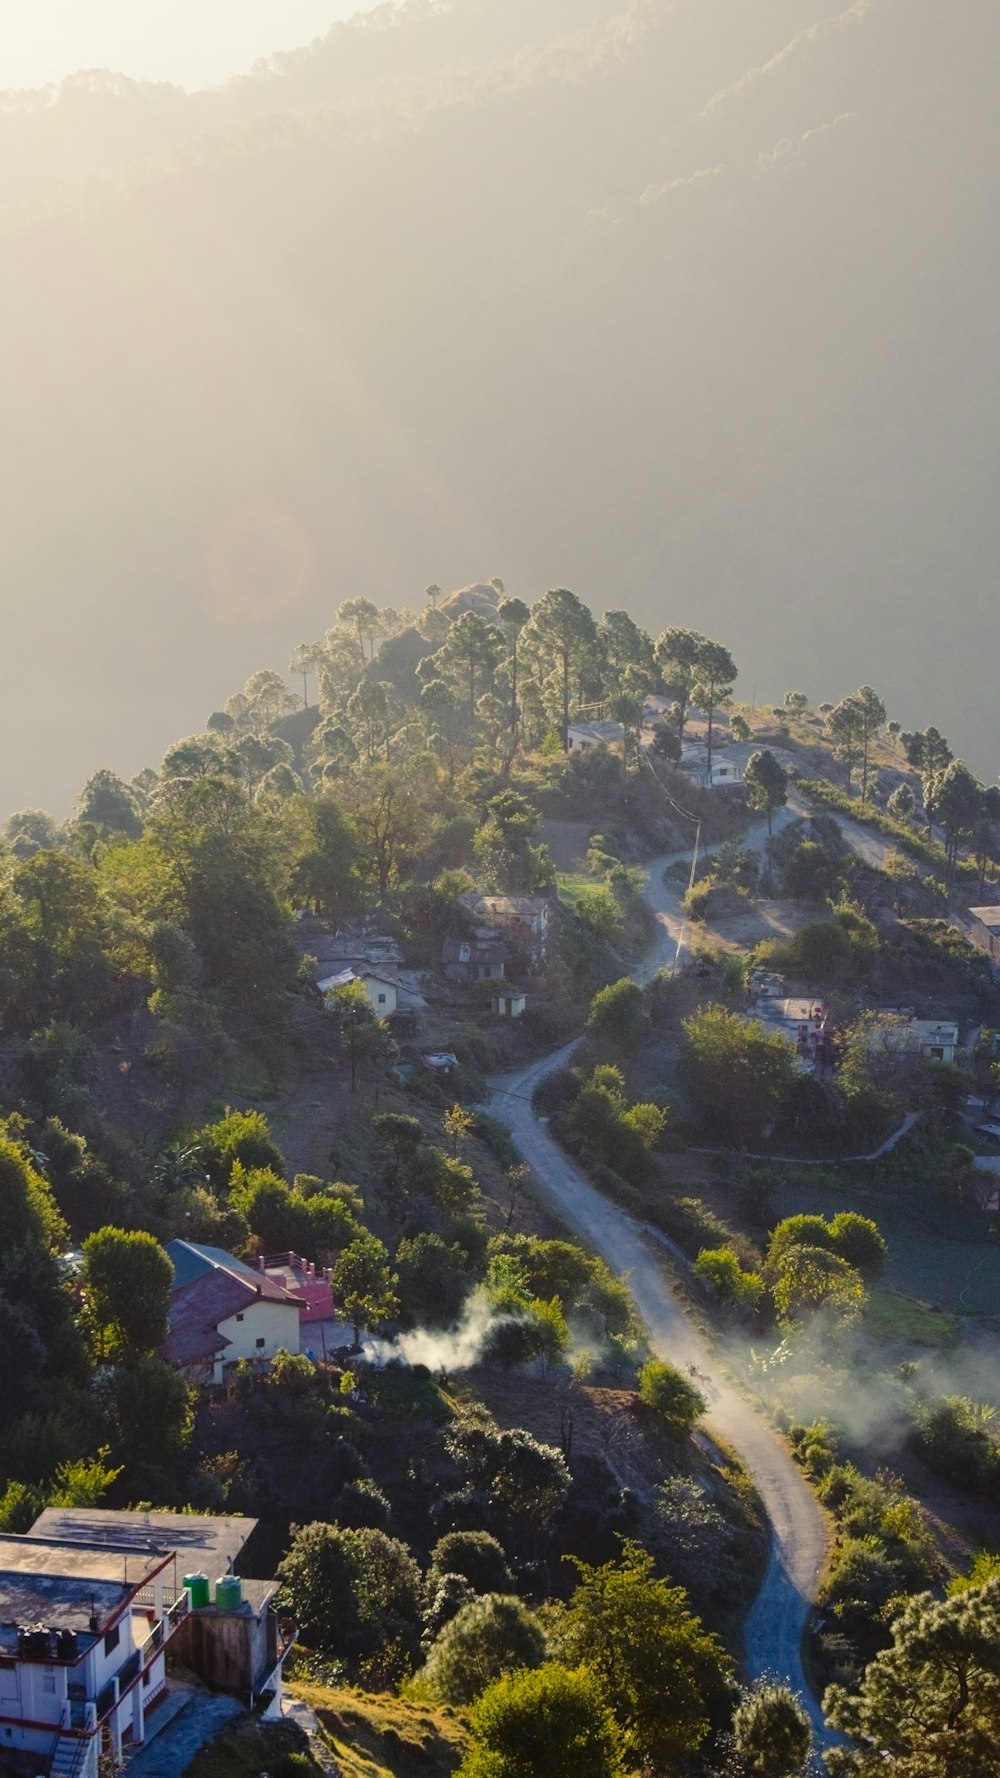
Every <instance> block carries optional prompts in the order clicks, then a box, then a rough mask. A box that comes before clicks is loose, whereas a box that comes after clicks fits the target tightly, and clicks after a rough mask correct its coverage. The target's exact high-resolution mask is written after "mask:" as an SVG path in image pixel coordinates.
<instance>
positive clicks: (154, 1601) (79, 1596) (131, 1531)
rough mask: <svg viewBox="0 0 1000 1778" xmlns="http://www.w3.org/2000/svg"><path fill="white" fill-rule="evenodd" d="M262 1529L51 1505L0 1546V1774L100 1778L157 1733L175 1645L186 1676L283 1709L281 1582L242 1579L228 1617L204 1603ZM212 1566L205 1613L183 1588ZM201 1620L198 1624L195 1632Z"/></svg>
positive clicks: (287, 1641) (244, 1523)
mask: <svg viewBox="0 0 1000 1778" xmlns="http://www.w3.org/2000/svg"><path fill="white" fill-rule="evenodd" d="M255 1524H256V1521H255V1520H254V1519H232V1518H226V1517H224V1516H222V1515H220V1516H218V1517H211V1518H209V1517H204V1518H202V1517H199V1516H197V1515H192V1514H187V1513H183V1514H182V1513H158V1512H157V1513H143V1512H113V1511H109V1510H106V1509H102V1508H84V1507H76V1508H71V1507H48V1508H47V1509H46V1510H45V1512H43V1513H42V1514H41V1516H40V1517H39V1518H38V1519H37V1520H36V1521H35V1523H34V1525H33V1526H32V1528H31V1530H30V1532H29V1533H28V1534H27V1535H26V1536H23V1537H21V1536H14V1535H12V1534H6V1535H3V1536H0V1772H14V1771H18V1772H25V1771H27V1772H32V1773H33V1772H36V1771H37V1772H46V1773H48V1774H49V1778H98V1769H99V1764H100V1762H101V1761H102V1760H103V1761H105V1762H107V1761H110V1763H111V1765H112V1766H113V1767H115V1768H117V1767H119V1766H120V1765H121V1763H122V1761H123V1758H125V1757H126V1756H127V1754H128V1752H129V1751H130V1749H132V1748H135V1747H138V1746H140V1745H141V1744H142V1743H143V1742H145V1741H148V1740H150V1739H151V1738H152V1736H153V1735H155V1733H156V1730H157V1726H158V1720H159V1719H158V1717H157V1711H158V1709H159V1708H160V1707H161V1706H162V1705H163V1704H164V1703H165V1701H166V1697H167V1694H168V1693H169V1690H170V1683H171V1682H170V1680H169V1678H168V1675H167V1671H166V1659H165V1655H166V1651H167V1649H168V1647H171V1645H174V1644H176V1646H177V1648H178V1653H179V1658H180V1659H181V1660H182V1661H183V1664H184V1666H185V1667H186V1668H188V1669H190V1670H193V1671H194V1672H195V1673H196V1674H198V1675H200V1676H201V1677H202V1678H203V1679H204V1680H205V1682H206V1683H207V1684H210V1685H212V1686H213V1687H218V1688H219V1689H221V1690H223V1691H231V1692H234V1693H236V1695H237V1696H239V1697H240V1698H241V1699H242V1700H243V1701H244V1702H245V1704H246V1705H247V1707H248V1708H252V1707H253V1706H254V1705H255V1704H257V1705H261V1704H265V1705H271V1704H273V1703H274V1702H275V1701H277V1702H278V1703H279V1704H280V1696H281V1666H282V1662H283V1660H284V1657H285V1655H286V1654H287V1652H288V1649H289V1647H290V1646H291V1641H292V1634H291V1631H290V1630H289V1631H288V1632H287V1633H284V1632H283V1631H282V1629H281V1628H280V1626H279V1625H278V1623H277V1621H276V1620H275V1619H273V1618H272V1617H271V1614H270V1610H269V1604H270V1600H271V1598H272V1596H273V1594H274V1592H275V1591H276V1586H275V1583H274V1582H273V1581H272V1582H264V1581H261V1582H254V1581H247V1582H244V1583H240V1584H238V1586H237V1588H236V1589H235V1590H236V1592H238V1594H239V1603H238V1604H237V1603H233V1604H232V1605H230V1606H229V1607H228V1608H226V1607H223V1608H222V1609H219V1607H213V1606H212V1605H211V1603H210V1594H208V1593H207V1588H208V1586H209V1584H210V1583H209V1576H211V1577H212V1578H215V1577H220V1578H223V1579H225V1578H227V1577H229V1576H230V1575H231V1571H232V1566H233V1561H234V1559H235V1556H236V1555H238V1553H239V1551H240V1550H241V1549H242V1547H243V1545H244V1544H245V1543H246V1541H247V1538H248V1536H249V1534H250V1532H252V1530H253V1529H254V1526H255ZM206 1569H207V1570H208V1575H203V1574H200V1573H199V1576H198V1578H201V1579H204V1580H205V1583H206V1595H207V1596H206V1598H205V1601H204V1604H205V1607H206V1609H205V1610H204V1611H200V1610H199V1609H198V1608H197V1601H195V1600H194V1599H193V1595H192V1592H191V1590H189V1588H188V1587H187V1586H186V1585H185V1580H186V1579H187V1578H189V1577H190V1576H191V1575H192V1574H193V1573H195V1572H196V1571H202V1570H206ZM222 1598H223V1595H222V1594H220V1595H219V1599H220V1604H221V1601H222ZM194 1618H198V1619H204V1621H203V1622H199V1623H198V1625H197V1629H196V1633H195V1634H193V1635H189V1634H188V1629H189V1626H191V1624H192V1619H194ZM166 1719H167V1712H164V1720H166ZM5 1756H6V1757H5ZM165 1769H166V1768H165Z"/></svg>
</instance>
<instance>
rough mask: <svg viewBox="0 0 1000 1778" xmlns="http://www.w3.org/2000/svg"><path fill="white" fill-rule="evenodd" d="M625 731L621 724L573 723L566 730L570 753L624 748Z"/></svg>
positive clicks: (567, 746) (567, 747) (567, 748)
mask: <svg viewBox="0 0 1000 1778" xmlns="http://www.w3.org/2000/svg"><path fill="white" fill-rule="evenodd" d="M624 744H625V730H624V729H623V727H622V725H621V723H620V722H571V723H570V724H569V725H568V727H567V730H566V750H567V752H568V753H589V752H590V751H591V750H592V748H594V747H622V746H624Z"/></svg>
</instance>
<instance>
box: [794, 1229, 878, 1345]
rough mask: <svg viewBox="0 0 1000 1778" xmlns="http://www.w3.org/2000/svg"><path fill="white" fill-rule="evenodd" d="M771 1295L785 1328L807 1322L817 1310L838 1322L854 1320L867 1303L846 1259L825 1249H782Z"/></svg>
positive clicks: (856, 1275)
mask: <svg viewBox="0 0 1000 1778" xmlns="http://www.w3.org/2000/svg"><path fill="white" fill-rule="evenodd" d="M773 1295H774V1306H775V1308H776V1310H777V1312H778V1319H779V1321H781V1323H782V1324H783V1325H784V1326H785V1327H791V1326H793V1325H794V1324H795V1323H796V1322H802V1321H806V1320H809V1319H810V1318H811V1317H813V1316H814V1315H816V1314H817V1313H818V1312H819V1311H820V1310H821V1309H823V1310H828V1311H829V1312H830V1313H831V1314H832V1315H833V1317H834V1319H835V1320H836V1321H838V1322H840V1323H846V1322H849V1321H855V1320H857V1318H858V1316H859V1315H860V1314H861V1312H862V1310H863V1309H864V1306H865V1302H866V1300H867V1299H866V1295H865V1287H864V1285H863V1284H862V1282H861V1279H860V1277H859V1275H858V1273H857V1272H856V1271H855V1269H854V1267H853V1266H852V1265H849V1264H848V1262H847V1260H846V1259H842V1258H841V1256H840V1254H839V1253H833V1252H831V1251H830V1250H829V1249H828V1248H826V1247H808V1246H792V1247H788V1248H786V1249H785V1250H784V1252H783V1253H782V1255H781V1261H780V1269H779V1271H778V1275H777V1277H776V1279H775V1283H774V1290H773Z"/></svg>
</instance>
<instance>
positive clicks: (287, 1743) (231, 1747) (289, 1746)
mask: <svg viewBox="0 0 1000 1778" xmlns="http://www.w3.org/2000/svg"><path fill="white" fill-rule="evenodd" d="M319 1770H320V1769H319V1767H318V1766H317V1764H316V1762H315V1760H314V1759H313V1758H312V1755H311V1754H310V1753H309V1751H308V1743H307V1741H306V1737H305V1736H304V1734H303V1733H302V1730H301V1729H300V1728H299V1727H298V1726H297V1725H296V1724H295V1723H292V1722H258V1721H257V1720H256V1718H254V1717H249V1718H243V1720H242V1721H240V1722H238V1723H237V1724H236V1725H235V1727H232V1728H227V1729H223V1731H222V1733H221V1734H220V1735H216V1736H215V1738H214V1740H212V1741H210V1742H209V1743H208V1745H207V1747H203V1748H202V1749H201V1751H200V1753H196V1754H195V1757H194V1759H193V1760H192V1761H191V1764H190V1765H189V1766H187V1767H186V1768H185V1773H184V1778H258V1775H259V1774H260V1773H261V1772H270V1773H271V1774H273V1778H311V1775H312V1774H315V1775H316V1778H319Z"/></svg>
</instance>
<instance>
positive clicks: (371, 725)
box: [347, 679, 389, 765]
mask: <svg viewBox="0 0 1000 1778" xmlns="http://www.w3.org/2000/svg"><path fill="white" fill-rule="evenodd" d="M347 722H348V727H349V729H350V731H351V735H352V738H353V740H354V743H355V746H356V747H357V749H358V752H359V754H360V755H361V756H362V757H363V758H364V759H366V760H367V761H368V764H369V765H374V763H375V760H376V759H377V757H378V754H379V752H380V750H381V749H382V748H383V747H384V746H385V743H386V739H387V737H388V733H389V699H388V695H387V692H386V687H385V686H384V685H382V684H380V683H379V681H378V680H376V679H362V681H361V684H360V685H359V686H358V689H357V691H356V692H354V694H353V695H352V696H351V697H350V698H348V700H347Z"/></svg>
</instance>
